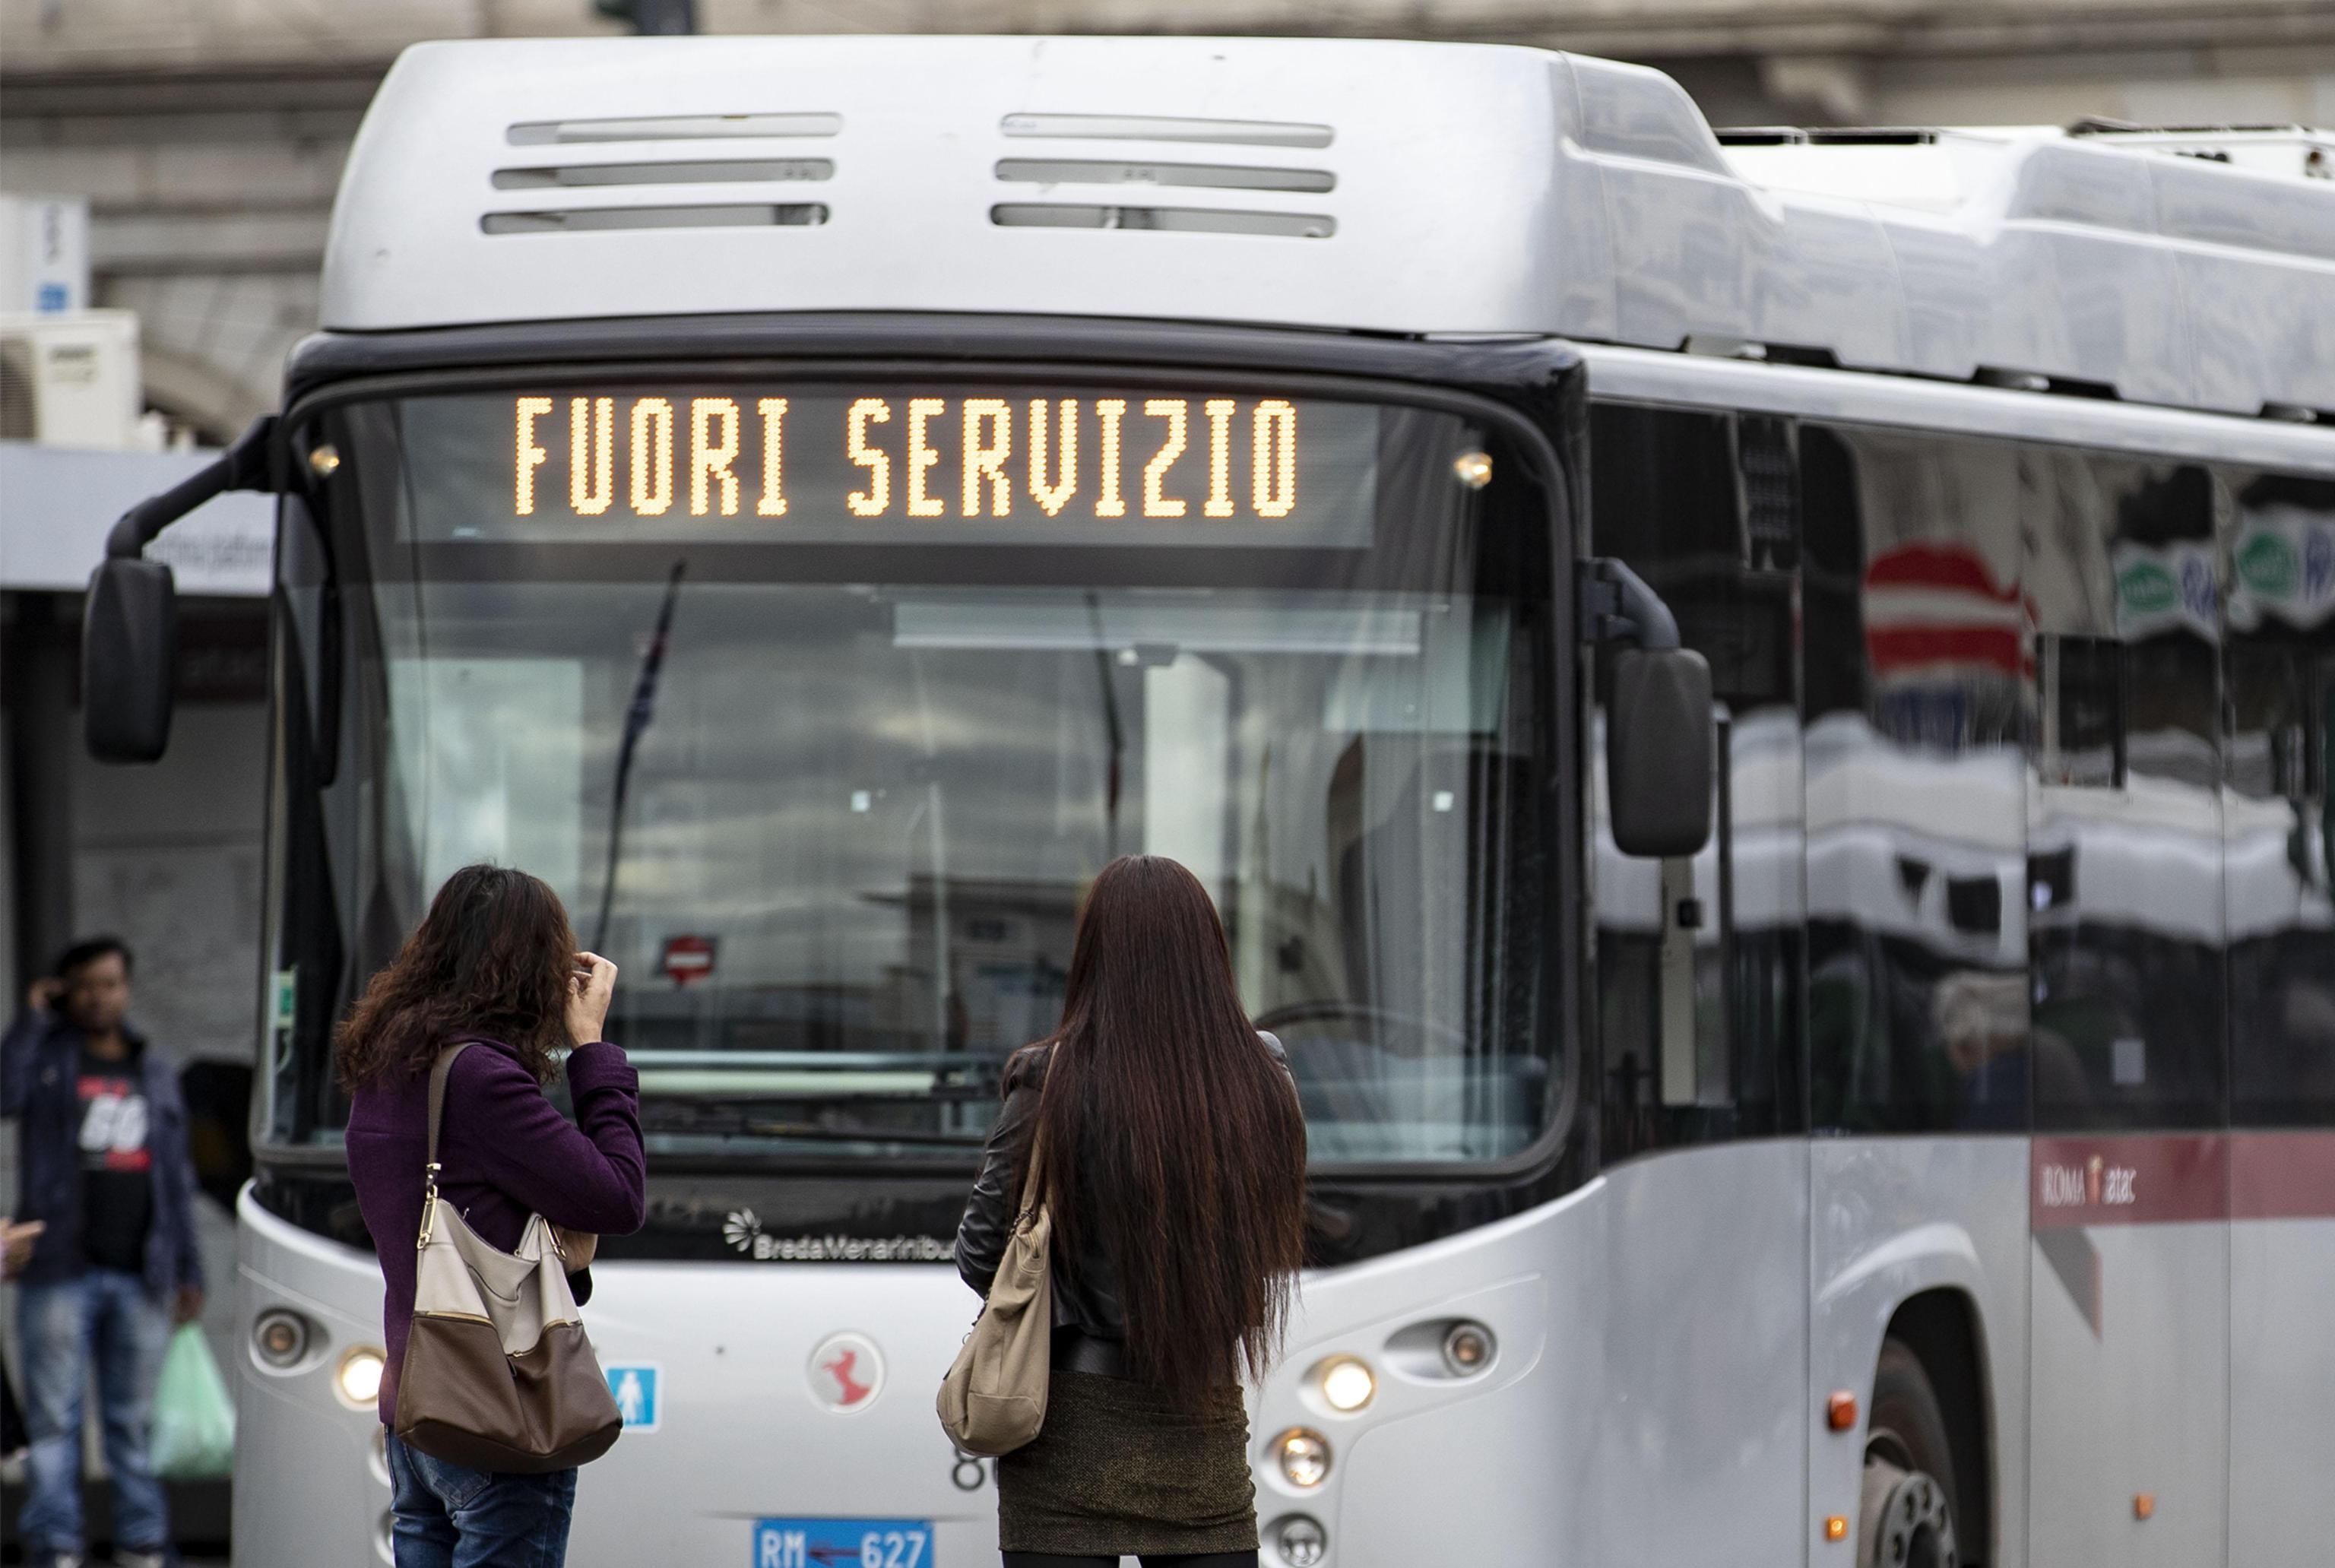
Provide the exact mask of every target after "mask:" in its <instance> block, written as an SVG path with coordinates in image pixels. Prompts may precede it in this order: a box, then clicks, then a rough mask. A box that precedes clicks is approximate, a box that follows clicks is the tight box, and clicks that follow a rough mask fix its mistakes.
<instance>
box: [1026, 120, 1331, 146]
mask: <svg viewBox="0 0 2335 1568" xmlns="http://www.w3.org/2000/svg"><path fill="white" fill-rule="evenodd" d="M998 129H999V130H1000V131H1003V132H1004V133H1005V134H1006V135H1008V136H1030V137H1047V138H1054V139H1058V140H1073V141H1200V142H1216V143H1218V144H1221V145H1223V146H1227V147H1327V146H1329V145H1330V140H1331V138H1332V136H1333V135H1335V132H1334V131H1332V130H1331V128H1330V127H1329V126H1326V125H1294V124H1290V123H1287V122H1285V121H1274V120H1186V119H1182V118H1178V117H1175V116H1169V115H1159V114H1009V115H1007V116H1006V117H1005V118H1004V119H1003V121H1000V122H999V124H998Z"/></svg>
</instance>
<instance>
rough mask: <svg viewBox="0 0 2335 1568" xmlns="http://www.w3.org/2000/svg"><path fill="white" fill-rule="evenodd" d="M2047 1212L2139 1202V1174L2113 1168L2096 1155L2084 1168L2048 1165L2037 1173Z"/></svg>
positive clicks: (2117, 1167)
mask: <svg viewBox="0 0 2335 1568" xmlns="http://www.w3.org/2000/svg"><path fill="white" fill-rule="evenodd" d="M2036 1175H2037V1177H2038V1179H2039V1182H2040V1184H2041V1196H2042V1200H2043V1202H2042V1206H2043V1207H2045V1208H2047V1209H2079V1208H2096V1209H2097V1208H2121V1207H2124V1206H2125V1205H2128V1204H2133V1203H2136V1202H2138V1201H2139V1197H2138V1195H2137V1194H2136V1193H2135V1192H2134V1191H2133V1182H2134V1179H2135V1178H2136V1177H2137V1176H2139V1175H2140V1172H2139V1171H2138V1170H2137V1169H2136V1168H2135V1167H2133V1166H2121V1165H2110V1164H2109V1163H2108V1162H2107V1158H2106V1157H2103V1156H2100V1155H2094V1156H2092V1157H2090V1158H2089V1159H2088V1160H2086V1161H2085V1162H2084V1163H2083V1164H2081V1165H2046V1166H2039V1167H2038V1169H2037V1172H2036Z"/></svg>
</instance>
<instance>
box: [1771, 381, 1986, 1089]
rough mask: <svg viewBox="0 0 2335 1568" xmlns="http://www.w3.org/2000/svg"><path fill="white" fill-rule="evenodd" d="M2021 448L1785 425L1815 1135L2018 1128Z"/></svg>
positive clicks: (1809, 1048)
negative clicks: (1797, 544) (1795, 565)
mask: <svg viewBox="0 0 2335 1568" xmlns="http://www.w3.org/2000/svg"><path fill="white" fill-rule="evenodd" d="M1800 497H1801V502H1800V504H1801V522H1802V535H1801V545H1802V551H1803V566H1802V626H1803V632H1802V635H1803V637H1804V639H1805V647H1806V655H1805V660H1804V667H1805V669H1806V672H1807V673H1806V678H1805V682H1804V691H1803V699H1802V715H1803V722H1804V723H1805V726H1806V750H1807V766H1806V790H1807V933H1808V935H1807V941H1808V982H1807V984H1808V1055H1809V1068H1808V1073H1809V1082H1810V1091H1811V1093H1810V1099H1811V1109H1812V1113H1813V1117H1814V1120H1815V1124H1816V1125H1817V1127H1820V1128H1836V1129H1839V1130H1844V1131H1851V1132H1922V1131H1952V1130H1967V1131H1997V1130H2015V1129H2023V1128H2025V1127H2026V1125H2027V1055H2028V1000H2027V984H2026V968H2027V950H2026V924H2025V921H2024V911H2025V896H2024V895H2025V891H2026V887H2025V882H2026V863H2027V855H2026V819H2027V803H2026V791H2025V782H2024V780H2025V771H2026V769H2025V757H2024V743H2025V736H2026V734H2027V732H2028V701H2029V692H2030V687H2029V682H2028V681H2027V679H2026V677H2025V673H2024V665H2025V658H2026V652H2025V640H2024V637H2023V634H2022V626H2021V620H2022V614H2023V612H2022V607H2021V606H2022V604H2023V601H2024V597H2025V595H2024V593H2023V591H2022V585H2021V569H2022V554H2023V553H2022V547H2021V543H2020V531H2021V530H2020V511H2021V506H2022V476H2021V472H2020V452H2019V450H2018V449H2016V448H2014V447H2012V446H2010V445H2008V444H2007V443H1990V442H1981V441H1970V440H1959V439H1952V438H1945V437H1938V436H1930V435H1922V434H1915V433H1909V432H1904V431H1877V430H1867V429H1860V428H1855V427H1831V426H1819V425H1814V424H1807V425H1803V426H1802V427H1801V430H1800Z"/></svg>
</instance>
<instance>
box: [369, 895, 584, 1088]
mask: <svg viewBox="0 0 2335 1568" xmlns="http://www.w3.org/2000/svg"><path fill="white" fill-rule="evenodd" d="M575 976H576V934H575V932H574V931H573V930H572V929H570V928H569V926H568V924H567V909H566V908H565V907H564V906H563V905H561V904H560V902H559V895H557V894H556V893H554V892H552V890H551V889H550V887H549V886H547V885H546V884H545V883H544V882H543V881H541V880H540V879H539V878H537V877H533V876H528V874H527V873H526V872H524V871H514V870H511V869H509V867H507V866H489V865H485V864H480V865H477V866H464V867H462V869H461V870H460V871H457V872H456V873H454V875H453V876H449V877H448V878H446V885H445V886H442V887H441V888H439V889H438V896H437V897H435V898H433V899H431V901H430V913H429V914H428V915H423V916H422V918H421V924H420V925H419V926H417V927H415V929H414V932H413V934H412V935H411V936H409V937H407V938H406V939H405V945H404V946H403V947H402V948H401V949H399V951H398V954H397V956H396V957H395V958H393V959H392V960H391V961H390V962H389V964H388V966H387V967H386V968H384V969H383V970H382V971H381V972H380V973H378V974H375V975H374V976H373V982H372V983H371V984H369V985H367V986H366V987H365V992H364V995H363V996H362V997H360V998H358V999H357V1004H356V1006H355V1007H354V1008H352V1009H350V1011H349V1015H348V1017H347V1018H346V1019H344V1021H342V1023H341V1027H340V1031H339V1032H338V1035H337V1036H336V1039H335V1042H334V1043H335V1060H336V1062H337V1064H338V1066H339V1068H340V1075H341V1085H342V1087H343V1088H344V1089H349V1090H351V1091H352V1092H354V1090H356V1089H362V1088H363V1087H365V1086H366V1085H368V1084H373V1083H378V1082H382V1081H383V1080H386V1079H397V1078H401V1077H408V1076H411V1075H412V1074H414V1073H418V1072H420V1071H421V1070H423V1069H425V1068H427V1067H428V1066H429V1065H430V1062H431V1059H432V1058H433V1057H435V1056H436V1055H437V1053H438V1050H439V1048H440V1047H441V1045H442V1044H444V1043H445V1042H446V1041H447V1040H450V1039H452V1038H457V1037H460V1036H461V1035H465V1034H470V1035H478V1036H481V1037H484V1038H486V1039H489V1040H500V1041H501V1042H502V1043H503V1044H505V1045H508V1046H509V1047H510V1048H511V1049H512V1050H515V1051H517V1052H518V1059H519V1061H520V1063H521V1064H522V1065H524V1066H525V1067H527V1068H528V1070H530V1071H532V1072H533V1073H534V1074H535V1076H536V1078H537V1079H538V1081H541V1082H549V1081H550V1079H552V1077H553V1076H554V1075H555V1074H556V1073H557V1071H558V1063H557V1057H556V1056H555V1055H554V1053H555V1052H557V1050H560V1049H561V1048H563V1047H565V1046H567V1044H569V1043H570V1042H569V1040H568V1039H567V999H568V997H569V995H570V994H571V992H573V990H574V986H575Z"/></svg>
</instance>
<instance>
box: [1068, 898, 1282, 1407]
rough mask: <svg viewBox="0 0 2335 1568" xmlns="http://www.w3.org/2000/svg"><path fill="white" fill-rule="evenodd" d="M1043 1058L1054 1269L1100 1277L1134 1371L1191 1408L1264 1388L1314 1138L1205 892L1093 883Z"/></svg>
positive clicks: (1277, 1339) (1278, 1327)
mask: <svg viewBox="0 0 2335 1568" xmlns="http://www.w3.org/2000/svg"><path fill="white" fill-rule="evenodd" d="M1040 1043H1041V1044H1051V1046H1052V1048H1053V1050H1052V1052H1051V1056H1052V1060H1051V1062H1050V1063H1049V1064H1048V1067H1047V1070H1046V1083H1045V1089H1044V1091H1043V1093H1042V1097H1041V1099H1040V1103H1039V1109H1038V1128H1039V1137H1042V1139H1043V1140H1044V1142H1045V1147H1046V1149H1047V1151H1048V1153H1047V1156H1046V1188H1047V1202H1048V1205H1049V1207H1050V1209H1051V1213H1052V1215H1053V1222H1054V1225H1055V1238H1056V1244H1057V1248H1058V1255H1059V1256H1060V1257H1061V1258H1063V1259H1065V1260H1071V1261H1072V1263H1074V1261H1075V1260H1076V1259H1078V1258H1079V1257H1080V1256H1083V1255H1087V1253H1088V1252H1089V1251H1090V1250H1092V1249H1097V1248H1099V1249H1100V1251H1101V1253H1103V1254H1104V1255H1106V1256H1108V1257H1109V1259H1110V1261H1111V1263H1112V1264H1113V1266H1114V1267H1115V1269H1116V1271H1117V1273H1118V1278H1119V1301H1120V1304H1121V1305H1122V1306H1123V1307H1124V1308H1125V1310H1126V1313H1127V1335H1128V1338H1127V1351H1128V1356H1129V1363H1130V1370H1132V1371H1134V1372H1135V1373H1136V1375H1137V1376H1138V1377H1139V1378H1141V1379H1143V1380H1144V1381H1145V1382H1147V1383H1149V1384H1150V1385H1152V1386H1153V1387H1155V1388H1158V1389H1161V1390H1163V1391H1165V1392H1166V1393H1168V1395H1169V1396H1170V1397H1171V1398H1174V1399H1177V1400H1179V1401H1181V1402H1184V1403H1186V1404H1189V1403H1192V1402H1194V1401H1195V1400H1197V1398H1198V1397H1199V1396H1200V1395H1201V1394H1202V1393H1204V1392H1205V1391H1206V1390H1208V1389H1217V1388H1223V1387H1225V1386H1226V1385H1229V1384H1232V1383H1234V1382H1235V1381H1236V1380H1237V1379H1239V1377H1240V1375H1241V1373H1242V1370H1244V1369H1245V1370H1246V1371H1247V1372H1248V1373H1249V1374H1250V1375H1251V1376H1252V1377H1257V1376H1262V1374H1263V1373H1264V1370H1265V1367H1266V1365H1267V1364H1268V1363H1269V1362H1270V1360H1271V1359H1272V1357H1273V1355H1274V1353H1275V1351H1277V1350H1278V1349H1279V1347H1280V1341H1281V1334H1282V1330H1283V1327H1284V1324H1285V1323H1286V1321H1287V1320H1288V1313H1289V1297H1290V1290H1291V1286H1292V1283H1293V1279H1294V1276H1295V1274H1296V1271H1297V1268H1298V1265H1299V1263H1301V1262H1302V1261H1303V1249H1304V1207H1305V1124H1304V1120H1303V1117H1302V1115H1301V1114H1300V1113H1299V1110H1298V1107H1297V1095H1296V1091H1295V1089H1293V1087H1292V1086H1291V1084H1290V1081H1289V1077H1288V1075H1287V1074H1286V1073H1285V1072H1284V1071H1283V1070H1282V1069H1281V1068H1280V1067H1279V1066H1278V1065H1277V1064H1275V1063H1274V1060H1273V1059H1272V1058H1271V1057H1270V1056H1269V1055H1267V1054H1266V1052H1265V1049H1264V1043H1263V1042H1262V1041H1260V1040H1258V1039H1257V1036H1256V1031H1255V1026H1254V1025H1253V1024H1251V1023H1250V1022H1249V1019H1248V1014H1247V1013H1246V1012H1245V1011H1243V1010H1242V1008H1241V1003H1240V995H1239V992H1238V991H1237V990H1236V989H1235V984H1234V981H1233V970H1232V960H1231V955H1230V953H1229V952H1228V951H1227V949H1226V944H1225V928H1224V925H1223V924H1222V923H1221V922H1219V921H1218V920H1217V918H1216V905H1213V904H1211V903H1210V902H1209V900H1208V895H1207V890H1206V888H1204V887H1202V886H1200V881H1199V878H1197V877H1196V876H1193V875H1192V874H1191V873H1190V872H1189V871H1187V870H1186V869H1185V868H1184V867H1183V866H1179V865H1177V863H1176V862H1175V861H1173V860H1169V859H1168V858H1166V857H1162V856H1158V855H1130V856H1126V857H1121V858H1119V859H1118V860H1114V861H1112V862H1111V863H1110V864H1109V866H1105V867H1104V868H1103V871H1102V875H1101V876H1098V877H1097V878H1096V879H1095V884H1094V886H1093V888H1092V889H1091V890H1090V892H1089V893H1088V895H1087V900H1086V906H1085V907H1084V908H1083V909H1082V910H1081V911H1080V915H1079V928H1078V938H1077V941H1076V942H1075V944H1073V945H1072V948H1071V972H1070V976H1069V981H1068V984H1067V988H1066V992H1065V994H1064V997H1063V1002H1062V1021H1061V1028H1059V1029H1058V1030H1056V1031H1055V1032H1054V1033H1053V1035H1052V1036H1051V1039H1050V1040H1045V1041H1041V1042H1040Z"/></svg>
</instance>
